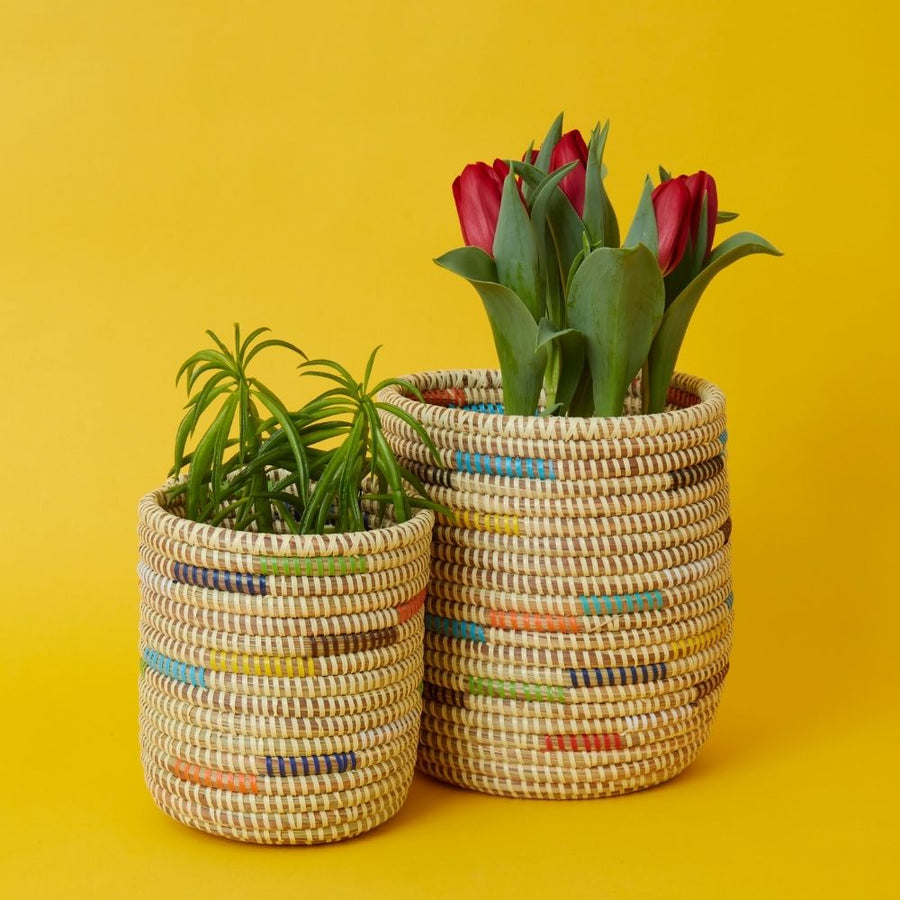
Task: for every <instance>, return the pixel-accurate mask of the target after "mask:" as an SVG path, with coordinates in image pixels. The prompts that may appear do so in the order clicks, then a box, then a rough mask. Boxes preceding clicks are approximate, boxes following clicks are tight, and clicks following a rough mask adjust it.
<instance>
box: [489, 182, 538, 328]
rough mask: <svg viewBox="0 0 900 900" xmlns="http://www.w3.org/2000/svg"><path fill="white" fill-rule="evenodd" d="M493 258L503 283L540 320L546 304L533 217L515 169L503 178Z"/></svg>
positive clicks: (535, 318)
mask: <svg viewBox="0 0 900 900" xmlns="http://www.w3.org/2000/svg"><path fill="white" fill-rule="evenodd" d="M494 260H495V262H496V265H497V275H498V276H499V280H500V283H501V284H505V285H506V286H507V287H508V288H509V289H510V290H512V291H513V293H515V294H517V295H518V296H519V297H520V298H521V300H522V302H523V303H524V304H525V305H526V306H527V307H528V310H529V311H530V312H531V315H532V317H533V318H534V320H535V321H537V320H538V319H539V318H540V317H541V313H542V312H543V305H544V304H543V298H542V296H541V281H540V264H539V260H538V252H537V247H536V246H535V240H534V231H533V230H532V227H531V220H530V219H529V218H528V213H527V212H526V211H525V207H524V206H523V205H522V199H521V197H520V196H519V188H518V186H517V185H516V178H515V176H514V175H513V174H512V173H510V174H509V175H507V176H506V179H505V180H504V182H503V196H502V199H501V201H500V217H499V219H498V220H497V231H496V233H495V235H494Z"/></svg>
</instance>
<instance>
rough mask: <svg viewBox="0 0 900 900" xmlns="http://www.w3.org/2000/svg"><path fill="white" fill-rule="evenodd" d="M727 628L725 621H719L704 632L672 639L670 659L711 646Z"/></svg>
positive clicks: (688, 654) (679, 657)
mask: <svg viewBox="0 0 900 900" xmlns="http://www.w3.org/2000/svg"><path fill="white" fill-rule="evenodd" d="M727 630H728V623H727V622H720V623H719V625H717V626H716V627H715V628H714V629H713V630H712V631H708V632H707V633H706V634H700V635H693V636H692V637H689V638H685V639H684V640H683V641H672V643H671V644H669V649H670V650H671V652H672V657H671V658H672V659H681V658H682V657H684V656H690V655H691V654H692V653H696V652H697V651H699V650H703V649H705V648H706V647H709V646H711V645H712V644H714V643H715V642H716V641H718V640H719V639H720V638H721V637H722V636H723V635H724V634H725V632H726V631H727Z"/></svg>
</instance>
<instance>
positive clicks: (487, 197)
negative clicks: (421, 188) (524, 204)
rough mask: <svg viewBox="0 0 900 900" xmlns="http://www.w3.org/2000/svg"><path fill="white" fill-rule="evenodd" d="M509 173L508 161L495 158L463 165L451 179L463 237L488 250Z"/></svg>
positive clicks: (490, 250) (491, 247)
mask: <svg viewBox="0 0 900 900" xmlns="http://www.w3.org/2000/svg"><path fill="white" fill-rule="evenodd" d="M508 173H509V165H508V164H507V163H505V162H503V160H500V159H497V160H494V165H493V166H489V165H488V164H487V163H484V162H477V163H472V164H470V165H468V166H466V167H465V169H463V171H462V174H461V175H459V176H458V177H457V178H456V179H455V180H454V182H453V199H454V200H455V201H456V212H457V214H458V215H459V224H460V227H461V228H462V235H463V240H464V241H465V242H466V244H468V245H469V246H474V247H480V248H481V249H482V250H484V252H485V253H488V254H490V253H492V252H493V247H494V234H495V232H496V231H497V219H498V218H499V216H500V199H501V196H502V194H503V181H504V179H505V178H506V176H507V174H508Z"/></svg>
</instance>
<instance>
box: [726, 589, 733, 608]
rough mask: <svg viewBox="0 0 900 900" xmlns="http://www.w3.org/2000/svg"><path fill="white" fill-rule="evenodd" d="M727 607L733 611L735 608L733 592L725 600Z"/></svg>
mask: <svg viewBox="0 0 900 900" xmlns="http://www.w3.org/2000/svg"><path fill="white" fill-rule="evenodd" d="M725 605H726V606H727V607H728V608H729V609H733V608H734V591H732V592H731V593H730V594H729V595H728V596H727V597H726V598H725Z"/></svg>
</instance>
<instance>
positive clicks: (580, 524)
mask: <svg viewBox="0 0 900 900" xmlns="http://www.w3.org/2000/svg"><path fill="white" fill-rule="evenodd" d="M409 380H410V381H411V382H412V383H413V384H414V385H415V386H416V387H417V388H419V390H420V391H422V392H423V395H424V397H425V401H426V402H425V403H421V402H419V401H417V400H414V399H411V398H409V397H407V396H402V395H401V394H400V393H398V392H397V391H396V390H395V389H389V390H387V391H385V392H384V393H383V394H382V399H384V400H387V401H389V402H391V403H395V404H397V405H398V406H399V407H400V408H401V409H403V410H405V411H406V412H408V413H409V414H410V415H412V416H414V417H415V418H417V419H418V420H419V421H420V422H422V423H423V425H424V426H425V429H426V430H427V431H428V433H429V434H430V435H431V437H432V438H433V439H434V441H435V443H436V444H437V447H438V450H439V453H440V457H441V461H442V463H443V465H444V466H445V468H440V467H436V466H435V465H434V462H433V460H432V458H431V457H430V455H429V453H428V451H427V450H426V448H425V446H424V445H423V444H422V442H421V440H420V439H418V438H417V436H416V434H415V432H414V431H413V429H411V428H410V427H409V426H408V425H407V424H406V423H405V422H403V421H402V420H401V419H399V418H398V417H392V416H385V429H386V432H387V435H388V440H389V442H390V444H391V446H392V447H393V449H394V450H395V452H397V453H398V455H399V456H400V457H402V458H404V460H405V462H406V463H407V465H408V466H409V467H410V468H411V469H412V470H413V471H415V472H416V474H417V475H418V476H419V477H420V478H421V479H422V480H423V481H424V482H425V483H426V484H427V485H429V486H430V487H431V489H432V493H433V496H434V499H435V500H437V501H439V502H441V503H442V504H444V505H445V506H447V507H449V508H450V509H451V510H453V511H454V513H455V522H454V521H451V520H449V519H447V518H445V517H442V516H439V517H438V523H437V527H436V528H435V532H434V543H433V547H432V555H433V562H432V577H431V582H430V584H429V587H428V597H427V600H426V615H425V627H426V637H425V711H424V717H423V727H422V736H421V744H420V748H419V766H420V768H421V769H422V770H423V771H424V772H426V773H428V774H429V775H433V776H436V777H438V778H441V779H443V780H445V781H449V782H452V783H453V784H457V785H461V786H463V787H467V788H472V789H474V790H478V791H484V792H487V793H492V794H501V795H504V796H510V797H534V798H565V799H568V798H589V797H604V796H610V795H614V794H621V793H625V792H628V791H634V790H638V789H640V788H645V787H649V786H651V785H654V784H657V783H659V782H661V781H664V780H666V779H669V778H671V777H673V776H674V775H676V774H678V773H679V772H680V771H681V770H682V769H684V768H685V766H687V765H688V764H689V763H690V762H691V761H692V760H693V758H694V757H695V755H696V754H697V752H698V750H699V749H700V747H701V745H702V744H703V742H704V740H705V739H706V736H707V734H708V732H709V728H710V725H711V722H712V719H713V716H714V714H715V711H716V707H717V705H718V702H719V698H720V695H721V692H722V685H723V681H724V679H725V675H726V673H727V671H728V657H729V653H730V648H731V633H732V591H731V565H730V547H729V537H730V533H731V519H730V517H729V502H728V480H727V474H726V468H725V442H726V432H725V400H724V397H723V395H722V393H721V391H719V390H718V389H717V388H716V387H714V386H713V385H711V384H709V383H708V382H705V381H702V380H700V379H698V378H693V377H690V376H687V375H677V376H676V377H675V379H674V381H673V387H672V389H670V393H669V403H670V405H669V406H668V408H667V410H666V412H664V413H660V414H657V415H649V416H642V415H636V412H637V410H638V409H639V407H638V401H637V397H638V386H637V385H634V386H632V391H631V393H630V395H629V397H628V399H627V401H626V408H625V410H624V412H625V415H623V416H622V417H621V418H596V419H577V418H571V419H570V418H561V417H549V418H538V417H529V416H505V415H502V406H501V405H500V404H501V401H502V392H501V390H500V378H499V374H498V373H496V372H491V371H451V372H430V373H426V374H423V375H414V376H410V377H409Z"/></svg>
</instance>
